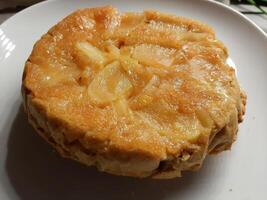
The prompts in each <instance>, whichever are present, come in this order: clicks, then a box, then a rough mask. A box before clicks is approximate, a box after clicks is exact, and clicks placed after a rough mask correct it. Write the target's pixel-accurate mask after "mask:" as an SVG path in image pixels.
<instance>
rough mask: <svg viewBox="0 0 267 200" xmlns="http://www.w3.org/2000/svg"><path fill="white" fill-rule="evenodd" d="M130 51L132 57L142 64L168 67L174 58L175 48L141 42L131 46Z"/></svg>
mask: <svg viewBox="0 0 267 200" xmlns="http://www.w3.org/2000/svg"><path fill="white" fill-rule="evenodd" d="M132 52H133V53H132V57H133V58H134V59H137V60H138V61H139V62H141V63H142V64H144V65H149V66H153V67H169V66H171V65H172V63H173V61H174V59H175V58H174V56H175V53H176V50H175V49H171V48H164V47H161V46H158V45H151V44H141V45H137V46H135V47H133V51H132Z"/></svg>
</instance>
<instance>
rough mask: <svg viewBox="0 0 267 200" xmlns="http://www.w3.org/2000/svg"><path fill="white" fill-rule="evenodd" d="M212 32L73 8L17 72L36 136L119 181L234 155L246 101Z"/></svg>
mask: <svg viewBox="0 0 267 200" xmlns="http://www.w3.org/2000/svg"><path fill="white" fill-rule="evenodd" d="M227 58H228V54H227V49H226V47H225V46H224V44H223V43H222V42H220V41H219V40H217V39H216V37H215V33H214V31H213V29H212V28H210V27H209V26H207V25H205V24H203V23H200V22H198V21H195V20H191V19H186V18H183V17H177V16H174V15H169V14H164V13H160V12H157V11H151V10H148V11H144V12H143V13H131V12H129V13H123V14H121V13H119V12H118V11H117V9H115V8H113V7H111V6H107V7H100V8H88V9H83V10H78V11H76V12H74V13H73V14H71V15H69V16H67V17H66V18H65V19H63V20H62V21H61V22H59V23H58V24H57V25H55V26H54V27H52V28H51V29H50V30H49V31H48V33H46V34H45V35H43V36H42V38H41V39H40V40H39V41H38V42H37V43H36V44H35V45H34V48H33V51H32V53H31V55H30V57H29V58H28V60H27V62H26V66H25V70H24V74H23V83H22V94H23V99H24V106H25V110H26V112H27V114H28V118H29V121H30V123H31V124H32V125H33V127H34V128H35V129H36V131H37V132H38V133H39V134H40V135H41V136H42V137H43V138H44V139H45V140H46V141H47V142H49V143H50V144H51V145H53V146H54V147H55V148H56V149H57V151H58V152H59V153H60V154H61V155H62V156H63V157H67V158H71V159H74V160H77V161H79V162H81V163H84V164H86V165H95V166H96V167H97V168H98V169H99V170H101V171H105V172H108V173H112V174H116V175H125V176H135V177H153V178H173V177H177V176H180V175H181V171H185V170H197V169H199V168H200V167H201V165H202V162H203V160H204V158H205V157H206V155H207V154H210V153H218V152H221V151H224V150H227V149H230V148H231V145H232V143H233V142H234V141H235V139H236V133H237V130H238V122H241V121H242V117H243V115H244V111H245V103H246V96H245V93H244V92H243V91H242V90H241V89H240V87H239V84H238V82H237V79H236V75H235V70H234V69H233V68H232V67H230V66H229V65H227V63H226V59H227Z"/></svg>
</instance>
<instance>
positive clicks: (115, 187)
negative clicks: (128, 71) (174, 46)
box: [0, 0, 267, 200]
mask: <svg viewBox="0 0 267 200" xmlns="http://www.w3.org/2000/svg"><path fill="white" fill-rule="evenodd" d="M107 4H111V3H110V1H108V0H91V1H84V0H76V1H73V0H58V1H48V2H44V3H40V4H38V5H35V6H33V7H30V8H28V9H26V10H24V11H22V12H20V13H18V14H17V15H15V16H14V17H12V18H11V19H9V20H8V21H6V22H5V23H4V24H2V25H1V27H0V34H1V35H0V41H1V44H0V199H3V200H10V199H12V200H13V199H26V200H31V199H34V200H42V199H44V200H47V199H50V200H53V199H55V200H59V199H65V200H68V199H105V198H106V199H116V200H118V199H154V200H159V199H168V200H169V199H183V200H194V199H197V200H214V199H216V200H226V199H234V200H241V199H242V200H248V199H256V200H261V199H267V189H266V188H267V144H266V143H267V134H266V130H265V129H266V127H265V125H267V122H266V113H267V106H266V104H267V78H266V77H267V66H266V65H267V37H266V35H265V34H264V32H263V31H261V30H260V29H259V28H258V27H256V25H255V24H253V23H252V22H251V21H249V20H248V19H246V18H245V17H244V16H242V15H241V14H239V13H237V12H235V11H233V10H231V9H230V8H228V7H226V6H223V5H221V4H218V3H214V2H210V1H193V0H189V1H177V0H176V1H171V0H164V1H162V0H146V1H145V0H142V1H133V0H128V1H124V0H113V1H112V5H114V6H115V7H118V8H119V9H120V10H121V11H142V10H143V9H157V10H161V11H164V12H169V13H174V14H176V15H181V16H186V17H190V18H194V19H198V20H201V21H203V22H206V23H208V24H210V25H212V26H213V27H214V28H215V30H216V31H217V35H218V37H219V38H220V39H221V40H222V41H223V42H224V43H225V44H226V45H227V46H228V48H229V51H230V56H231V58H232V59H233V60H234V61H235V64H236V66H237V70H238V78H239V80H240V82H241V85H242V86H243V88H244V89H245V90H246V91H247V94H248V105H247V113H246V116H245V121H244V122H243V123H242V124H241V126H240V131H239V134H238V140H237V142H236V143H235V144H234V145H233V148H232V150H231V152H225V153H221V154H220V155H217V156H210V157H209V158H208V159H207V160H206V162H205V163H204V166H203V168H202V169H201V170H200V171H199V172H196V173H185V174H184V177H183V178H177V179H173V180H150V179H145V180H140V179H134V178H127V177H117V176H112V175H108V174H105V173H99V172H97V171H96V170H95V169H94V168H87V167H85V166H83V165H80V164H78V163H76V162H73V161H69V160H64V159H62V158H60V157H59V156H58V155H57V153H55V152H54V151H52V148H51V147H50V146H49V145H47V144H46V143H45V142H43V140H42V139H40V137H39V136H37V135H36V134H35V132H34V130H33V129H32V128H31V127H30V126H29V125H28V123H27V119H26V116H25V114H24V113H23V110H22V108H21V97H20V84H21V77H22V71H23V67H24V66H23V65H24V62H25V60H26V59H27V57H28V55H29V53H30V51H31V49H32V46H33V44H34V42H35V41H36V40H37V39H38V38H40V36H41V35H42V34H43V33H45V32H46V31H47V30H48V29H49V27H51V26H52V25H53V24H55V23H56V22H58V21H59V20H60V19H61V18H63V17H64V16H66V15H68V14H69V13H70V12H71V11H73V10H76V9H78V8H82V7H91V6H100V5H107Z"/></svg>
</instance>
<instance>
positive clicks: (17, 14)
mask: <svg viewBox="0 0 267 200" xmlns="http://www.w3.org/2000/svg"><path fill="white" fill-rule="evenodd" d="M56 1H62V0H45V1H42V2H39V3H36V4H34V5H32V6H30V7H28V8H25V9H23V10H22V11H19V12H17V13H16V14H14V15H13V16H11V17H10V18H8V19H7V20H5V21H4V22H3V23H2V24H1V25H0V29H4V28H5V27H6V26H8V23H10V21H11V20H13V19H14V18H15V17H18V16H19V15H21V14H24V13H26V12H30V11H31V10H32V9H35V8H37V7H40V6H42V5H43V4H48V3H53V2H56ZM193 1H194V0H193ZM203 1H204V2H206V3H209V4H213V5H216V6H218V7H220V8H222V9H225V10H228V11H231V12H232V13H233V14H235V15H236V16H238V17H241V18H243V19H244V20H245V21H246V22H247V23H249V24H250V25H251V26H252V27H253V28H255V29H256V30H257V31H258V32H259V33H260V34H262V35H263V36H264V37H265V38H266V39H267V33H266V32H265V31H264V30H263V29H262V28H261V27H260V26H258V25H257V24H256V23H255V22H254V21H253V20H251V19H250V18H248V17H247V16H245V15H244V14H242V13H241V12H239V11H237V10H235V9H234V8H231V7H230V6H228V5H226V4H224V3H221V2H218V1H214V0H203ZM196 2H197V1H196ZM266 41H267V40H266Z"/></svg>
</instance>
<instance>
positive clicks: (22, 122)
mask: <svg viewBox="0 0 267 200" xmlns="http://www.w3.org/2000/svg"><path fill="white" fill-rule="evenodd" d="M10 130H11V131H10V133H9V139H8V154H7V160H6V163H5V164H6V170H7V174H8V177H9V179H10V182H11V185H12V187H13V188H14V189H15V191H16V192H17V194H18V196H19V197H20V199H23V200H36V199H38V200H47V199H49V200H59V199H64V200H70V199H75V200H78V199H116V200H120V199H154V200H160V199H166V197H174V196H175V195H178V196H179V197H186V196H187V197H188V196H189V195H190V193H191V192H192V191H194V189H195V187H197V188H198V190H199V189H201V190H203V191H204V188H205V187H204V186H202V183H203V182H207V181H208V179H209V175H211V174H210V169H211V168H214V167H215V166H214V164H213V161H214V160H215V159H208V160H207V161H206V162H205V165H204V166H203V168H202V169H201V170H200V171H199V172H198V173H185V174H184V177H183V178H177V179H172V180H153V179H136V178H128V177H119V176H112V175H109V174H106V173H100V172H98V171H97V170H96V169H95V168H94V167H86V166H83V165H81V164H79V163H76V162H74V161H71V160H67V159H63V158H61V157H60V156H59V155H58V154H57V153H56V152H55V151H53V150H52V148H51V147H50V146H49V145H48V144H46V143H45V142H44V141H43V140H42V139H41V138H40V137H39V136H38V135H37V134H36V133H35V131H34V130H33V128H32V127H31V126H30V125H29V124H28V122H27V116H26V114H25V113H24V111H23V108H22V106H20V108H19V110H18V113H17V116H16V117H15V120H14V122H13V124H12V127H11V129H10ZM207 162H209V163H207ZM205 166H209V169H207V167H205ZM211 166H212V167H211ZM211 184H212V183H211ZM196 185H197V186H196ZM204 185H205V184H204Z"/></svg>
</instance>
